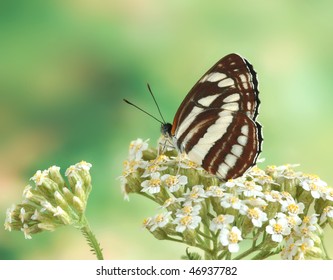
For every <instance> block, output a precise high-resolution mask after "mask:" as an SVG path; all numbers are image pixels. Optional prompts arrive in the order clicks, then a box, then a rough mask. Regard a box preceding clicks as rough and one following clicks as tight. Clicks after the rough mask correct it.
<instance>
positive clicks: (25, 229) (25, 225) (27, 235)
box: [21, 224, 32, 239]
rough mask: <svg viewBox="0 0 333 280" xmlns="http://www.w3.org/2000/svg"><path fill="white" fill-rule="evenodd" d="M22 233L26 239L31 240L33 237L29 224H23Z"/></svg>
mask: <svg viewBox="0 0 333 280" xmlns="http://www.w3.org/2000/svg"><path fill="white" fill-rule="evenodd" d="M21 231H22V232H23V233H24V238H25V239H31V238H32V237H31V235H30V230H29V226H28V225H27V224H23V227H22V228H21Z"/></svg>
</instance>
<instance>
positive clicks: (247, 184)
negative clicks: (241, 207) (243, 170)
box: [245, 181, 254, 191]
mask: <svg viewBox="0 0 333 280" xmlns="http://www.w3.org/2000/svg"><path fill="white" fill-rule="evenodd" d="M245 187H246V189H247V190H250V191H252V190H254V183H253V182H252V181H246V182H245Z"/></svg>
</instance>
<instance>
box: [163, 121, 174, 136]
mask: <svg viewBox="0 0 333 280" xmlns="http://www.w3.org/2000/svg"><path fill="white" fill-rule="evenodd" d="M171 129H172V124H171V123H162V125H161V133H162V135H163V136H165V137H167V138H171V137H172V135H171Z"/></svg>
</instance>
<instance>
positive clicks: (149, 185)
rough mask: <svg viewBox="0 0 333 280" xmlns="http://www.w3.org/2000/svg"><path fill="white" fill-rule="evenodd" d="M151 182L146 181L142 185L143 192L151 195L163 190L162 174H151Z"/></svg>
mask: <svg viewBox="0 0 333 280" xmlns="http://www.w3.org/2000/svg"><path fill="white" fill-rule="evenodd" d="M150 177H151V178H150V179H149V180H145V181H143V182H142V183H141V187H142V190H141V191H142V192H148V193H150V194H154V193H158V192H159V191H160V190H161V183H162V181H161V179H160V173H159V172H155V173H153V174H151V176H150Z"/></svg>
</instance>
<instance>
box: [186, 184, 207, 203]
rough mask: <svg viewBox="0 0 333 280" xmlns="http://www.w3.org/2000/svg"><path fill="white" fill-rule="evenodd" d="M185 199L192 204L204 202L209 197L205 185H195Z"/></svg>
mask: <svg viewBox="0 0 333 280" xmlns="http://www.w3.org/2000/svg"><path fill="white" fill-rule="evenodd" d="M183 197H184V198H185V201H186V202H188V203H190V202H195V203H199V202H201V201H203V200H204V199H205V198H206V197H207V195H206V193H205V190H204V186H203V185H195V186H193V187H192V189H191V190H188V191H187V192H186V193H185V194H184V195H183Z"/></svg>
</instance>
